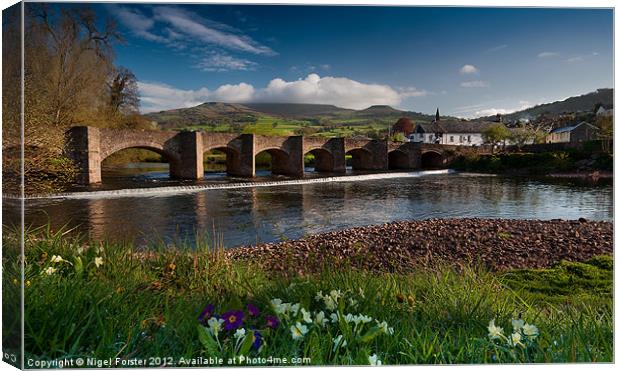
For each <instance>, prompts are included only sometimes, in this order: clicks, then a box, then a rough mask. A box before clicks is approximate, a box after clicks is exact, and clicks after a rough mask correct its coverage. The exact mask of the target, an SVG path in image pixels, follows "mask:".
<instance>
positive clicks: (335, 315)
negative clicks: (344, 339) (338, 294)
mask: <svg viewBox="0 0 620 371" xmlns="http://www.w3.org/2000/svg"><path fill="white" fill-rule="evenodd" d="M329 318H331V319H332V323H338V313H332V314H330V315H329Z"/></svg>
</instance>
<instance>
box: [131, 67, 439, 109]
mask: <svg viewBox="0 0 620 371" xmlns="http://www.w3.org/2000/svg"><path fill="white" fill-rule="evenodd" d="M138 89H139V92H140V97H141V100H142V107H143V111H144V112H153V111H160V110H166V109H172V108H184V107H192V106H196V105H199V104H201V103H204V102H208V101H221V102H228V103H247V102H279V103H314V104H333V105H336V106H339V107H343V108H352V109H363V108H367V107H369V106H372V105H378V104H386V105H398V104H399V103H400V102H401V101H402V100H403V99H405V98H408V97H418V96H423V95H425V94H428V93H427V92H425V91H424V90H418V89H416V88H414V87H408V88H401V89H398V91H397V90H396V89H393V88H392V87H390V86H388V85H381V84H366V83H362V82H358V81H355V80H351V79H348V78H345V77H332V76H325V77H321V76H319V75H317V74H314V73H313V74H309V75H308V76H306V77H305V78H304V79H299V80H294V81H286V80H284V79H281V78H275V79H273V80H271V81H270V82H269V83H268V84H267V86H266V87H264V88H261V89H256V88H254V87H253V86H252V85H250V84H246V83H240V84H234V85H230V84H228V85H222V86H220V87H218V88H217V89H215V90H210V89H208V88H206V87H203V88H200V89H197V90H183V89H177V88H174V87H171V86H169V85H165V84H160V83H144V82H139V83H138Z"/></svg>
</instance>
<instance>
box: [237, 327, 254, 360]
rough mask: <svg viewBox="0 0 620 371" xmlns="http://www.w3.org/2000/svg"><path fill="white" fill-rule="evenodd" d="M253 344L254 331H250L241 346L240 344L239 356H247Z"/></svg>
mask: <svg viewBox="0 0 620 371" xmlns="http://www.w3.org/2000/svg"><path fill="white" fill-rule="evenodd" d="M253 343H254V331H250V332H248V333H247V335H246V336H245V339H244V340H243V344H241V348H239V354H248V352H249V351H250V348H251V347H252V344H253Z"/></svg>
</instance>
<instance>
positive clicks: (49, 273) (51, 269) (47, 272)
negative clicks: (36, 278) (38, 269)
mask: <svg viewBox="0 0 620 371" xmlns="http://www.w3.org/2000/svg"><path fill="white" fill-rule="evenodd" d="M43 273H45V274H47V275H48V276H51V275H52V274H54V273H56V268H53V267H47V269H45V270H44V271H43Z"/></svg>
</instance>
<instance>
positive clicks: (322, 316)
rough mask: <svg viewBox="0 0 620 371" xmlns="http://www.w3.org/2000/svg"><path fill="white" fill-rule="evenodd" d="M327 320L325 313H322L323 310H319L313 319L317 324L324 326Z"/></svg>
mask: <svg viewBox="0 0 620 371" xmlns="http://www.w3.org/2000/svg"><path fill="white" fill-rule="evenodd" d="M336 317H337V316H336ZM327 322H328V320H327V318H325V313H323V311H320V312H319V313H317V314H316V317H315V319H314V323H316V324H317V325H319V326H325V325H326V324H327Z"/></svg>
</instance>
